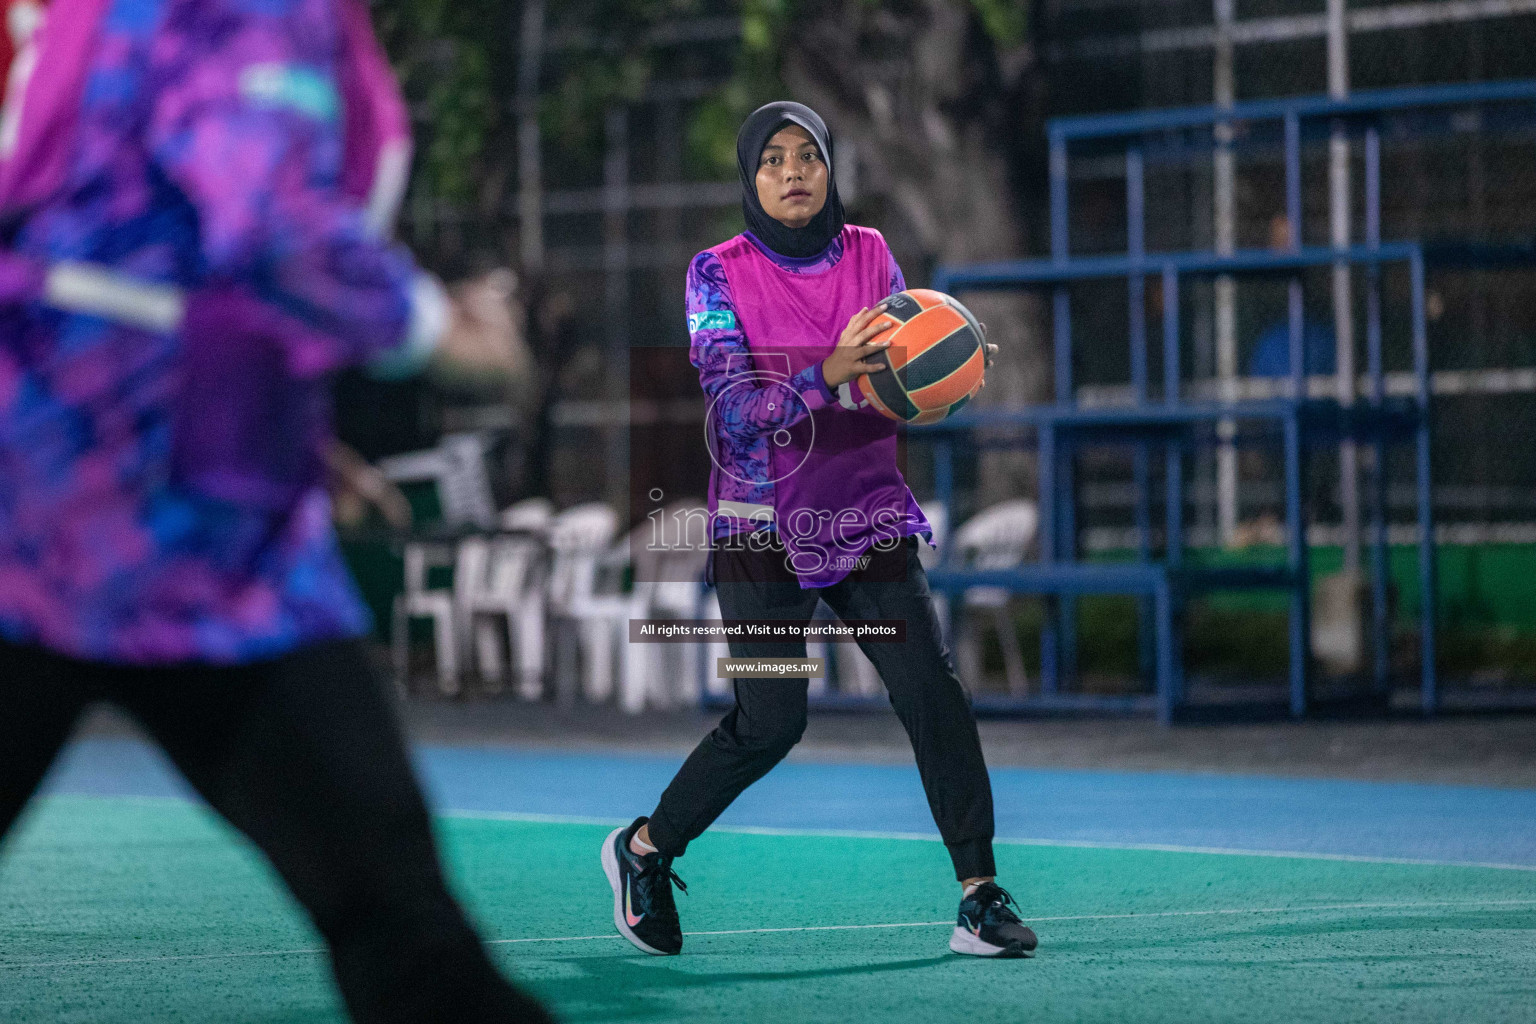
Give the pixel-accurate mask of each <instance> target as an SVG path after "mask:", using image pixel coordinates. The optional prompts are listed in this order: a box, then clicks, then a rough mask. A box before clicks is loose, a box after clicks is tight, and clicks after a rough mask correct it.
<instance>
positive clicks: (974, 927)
mask: <svg viewBox="0 0 1536 1024" xmlns="http://www.w3.org/2000/svg"><path fill="white" fill-rule="evenodd" d="M960 920H962V921H964V922H965V927H966V928H968V929H969V930H970V933H971V934H972V935H974V936H976V937H977V938H978V939H979V938H981V925H979V924H971V919H970V918H968V917H966V916H965V915H964V914H961V915H960Z"/></svg>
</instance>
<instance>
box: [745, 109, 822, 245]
mask: <svg viewBox="0 0 1536 1024" xmlns="http://www.w3.org/2000/svg"><path fill="white" fill-rule="evenodd" d="M757 201H758V202H760V203H762V204H763V211H764V212H765V213H767V214H768V216H770V217H772V218H773V219H774V220H776V221H778V222H779V223H780V224H783V225H785V226H786V227H791V228H803V227H805V226H806V225H807V224H809V223H810V222H811V218H812V217H814V216H816V215H817V214H818V213H820V212H821V208H822V207H823V206H825V205H827V165H826V162H825V161H824V160H822V158H821V150H820V149H818V148H817V146H816V142H815V140H814V139H812V138H811V133H810V132H808V131H806V130H805V129H804V128H801V127H800V126H799V125H790V126H789V127H788V128H782V129H780V130H779V131H778V132H777V133H775V134H774V136H773V138H771V139H769V140H768V145H766V146H764V147H763V155H762V157H761V158H760V159H759V160H758V164H757Z"/></svg>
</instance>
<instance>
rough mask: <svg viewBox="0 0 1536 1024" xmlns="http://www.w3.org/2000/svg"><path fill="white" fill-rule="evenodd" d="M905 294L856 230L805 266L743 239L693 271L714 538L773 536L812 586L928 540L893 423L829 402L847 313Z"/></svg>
mask: <svg viewBox="0 0 1536 1024" xmlns="http://www.w3.org/2000/svg"><path fill="white" fill-rule="evenodd" d="M733 275H735V277H734V278H733ZM905 287H906V285H905V282H904V280H903V278H902V274H901V270H900V268H899V267H898V266H897V265H896V261H895V259H894V258H893V257H892V256H891V253H890V250H889V248H888V247H887V246H886V244H885V240H884V239H883V238H881V237H880V234H879V232H877V231H873V230H871V229H869V228H861V227H854V226H851V225H850V226H848V227H845V228H844V229H843V231H842V233H841V234H840V235H839V236H838V237H837V238H835V239H833V241H832V243H831V244H830V245H829V246H828V248H827V249H826V250H825V251H823V252H822V253H821V254H819V255H817V256H815V257H812V258H809V259H793V258H789V257H785V256H782V255H779V254H778V253H775V252H773V251H772V250H770V249H768V248H767V247H766V246H764V245H762V244H761V243H760V242H758V240H757V239H756V238H754V237H753V236H752V234H751V233H750V232H748V233H745V234H742V235H738V236H737V237H736V238H733V239H731V240H730V241H728V242H725V243H723V244H721V245H718V246H715V247H714V248H713V249H710V250H706V251H705V252H702V253H700V254H699V255H698V256H696V257H694V260H693V263H692V264H691V265H690V267H689V270H688V284H687V308H688V329H689V334H690V336H691V339H692V346H691V349H690V359H691V360H692V362H693V364H694V365H695V366H696V367H698V370H699V380H700V383H701V385H702V386H703V388H704V392H705V395H706V396H707V398H708V400H709V415H708V422H709V430H710V432H711V434H712V437H711V442H712V445H713V451H712V452H711V457H712V460H713V468H712V472H711V474H710V496H709V507H710V511H711V512H712V513H713V515H714V524H715V525H714V533H715V536H716V537H721V536H725V535H727V534H730V533H735V532H740V531H744V530H754V529H775V530H777V531H778V532H779V533H780V535H781V537H783V538H784V540H785V543H786V545H787V546H788V548H789V549H790V551H791V553H792V555H794V556H795V557H796V558H797V561H795V562H793V563H792V564H793V565H794V568H795V570H796V572H797V573H798V574H799V576H800V579H801V583H802V585H804V586H826V585H828V584H830V583H834V582H836V581H837V580H838V579H841V578H842V577H843V576H846V575H847V573H848V571H849V567H851V566H853V565H855V564H856V562H857V555H859V554H860V553H862V552H863V551H864V550H867V548H868V546H869V544H870V543H873V542H874V540H875V539H877V537H878V536H879V535H882V534H893V535H894V534H900V535H905V534H919V533H921V534H928V535H930V536H931V530H930V528H929V525H928V523H927V520H926V519H924V517H923V515H922V512H921V510H920V509H919V507H918V505H917V502H916V500H915V499H914V498H913V497H912V494H911V491H910V490H909V489H908V488H907V487H906V484H905V482H904V481H902V479H901V474H900V472H899V469H898V467H897V464H896V450H897V449H896V434H897V425H896V424H894V423H892V422H891V421H889V420H886V419H884V418H883V417H880V416H879V415H878V414H877V413H875V412H873V411H872V410H864V409H859V408H856V407H855V406H854V405H853V402H852V399H851V396H850V395H849V392H848V389H847V387H846V385H844V386H842V387H839V388H838V389H836V390H835V391H834V390H833V389H830V388H828V387H827V384H826V381H825V380H824V379H823V378H822V374H821V362H822V360H823V359H824V358H825V357H826V356H827V355H828V354H829V353H830V352H831V351H832V348H833V347H834V346H835V345H836V343H837V337H838V334H839V333H840V331H841V329H842V327H843V326H844V325H845V324H846V323H847V320H848V318H849V316H850V315H851V314H852V313H854V312H855V311H857V310H858V309H859V308H860V307H861V306H873V305H875V304H876V303H878V302H879V301H881V300H882V299H884V298H885V297H886V296H888V295H890V294H892V293H894V292H899V291H902V290H904V288H905ZM845 417H854V418H856V419H844V418H845ZM877 511H878V512H880V513H883V514H884V518H885V519H886V520H887V521H886V522H885V523H884V524H883V527H884V528H883V529H882V528H881V524H880V523H879V522H877V521H876V520H877V519H879V518H880V517H879V516H877V515H875V514H874V513H875V512H877ZM839 516H846V517H848V521H847V525H848V529H847V536H846V537H842V536H840V537H839V538H837V539H834V538H832V537H831V536H830V535H829V530H828V522H829V518H830V519H836V518H837V517H839ZM818 517H819V519H818ZM855 518H857V519H858V520H859V523H858V524H854V523H853V519H855ZM797 522H798V523H805V524H808V526H807V527H806V528H804V529H802V528H800V527H799V526H797ZM797 545H798V546H799V547H802V548H804V549H806V550H803V551H799V552H797ZM802 555H803V557H801V556H802Z"/></svg>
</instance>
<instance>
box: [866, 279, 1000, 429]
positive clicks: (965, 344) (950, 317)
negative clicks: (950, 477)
mask: <svg viewBox="0 0 1536 1024" xmlns="http://www.w3.org/2000/svg"><path fill="white" fill-rule="evenodd" d="M873 323H875V324H879V323H884V324H886V325H887V326H886V328H885V330H883V331H881V332H880V334H879V335H877V339H878V340H879V341H887V342H890V345H889V347H887V348H885V349H884V350H882V351H881V352H879V353H877V354H875V355H869V356H866V357H864V358H865V359H867V360H868V361H869V362H876V363H882V364H884V366H885V369H884V370H881V371H878V372H875V373H865V374H861V375H859V376H858V377H855V378H854V381H853V390H854V393H855V395H856V396H857V397H858V398H863V399H868V400H869V404H870V405H871V406H873V407H874V408H875V409H876V410H878V411H879V412H880V413H881V415H883V416H888V417H890V418H891V419H893V420H897V421H899V422H902V423H912V424H922V423H937V422H938V421H939V420H942V419H943V418H944V417H946V416H948V415H949V414H950V413H953V412H954V411H956V410H957V409H959V408H960V407H961V406H963V405H964V404H965V403H966V402H968V401H970V400H971V396H973V395H975V394H976V392H977V391H980V390H981V386H982V379H983V377H984V375H985V373H986V369H987V363H988V362H989V361H990V360H989V359H988V358H987V344H986V332H985V329H984V328H983V327H982V325H981V324H980V323H979V322H977V320H976V317H974V316H973V315H972V314H971V311H970V310H968V309H966V308H965V307H964V306H963V305H961V304H960V302H959V301H958V300H956V299H954V298H953V297H951V296H948V295H945V294H944V293H943V292H936V291H933V290H931V289H928V288H908V289H907V290H906V291H904V292H897V293H896V294H895V295H892V296H891V297H890V298H888V299H886V300H885V312H883V313H881V314H880V315H879V316H878V317H876V318H875V320H874V321H873Z"/></svg>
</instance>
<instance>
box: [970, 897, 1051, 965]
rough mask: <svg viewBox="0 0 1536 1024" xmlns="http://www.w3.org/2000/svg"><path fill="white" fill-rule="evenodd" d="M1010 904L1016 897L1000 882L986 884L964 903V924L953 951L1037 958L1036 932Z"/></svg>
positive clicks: (974, 954) (975, 954)
mask: <svg viewBox="0 0 1536 1024" xmlns="http://www.w3.org/2000/svg"><path fill="white" fill-rule="evenodd" d="M1010 903H1013V897H1012V896H1010V895H1008V890H1007V889H1004V888H1003V887H1002V886H1000V885H998V884H997V883H996V882H982V883H981V884H980V885H978V886H977V887H976V888H975V889H974V890H973V891H972V892H971V894H970V895H969V896H967V897H965V898H964V899H962V900H961V901H960V921H959V923H957V924H956V925H955V933H954V934H953V935H951V936H950V938H949V948H950V949H952V950H954V951H955V952H956V953H965V954H967V955H969V956H996V957H1004V958H1017V957H1022V956H1034V955H1035V946H1036V945H1037V944H1038V940H1036V938H1035V933H1034V932H1033V931H1031V930H1030V929H1029V928H1027V927H1025V925H1024V922H1023V921H1020V920H1019V915H1018V914H1015V913H1014V912H1013V911H1012V910H1009V909H1008V904H1010ZM1013 905H1014V906H1018V904H1017V903H1014V904H1013Z"/></svg>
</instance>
